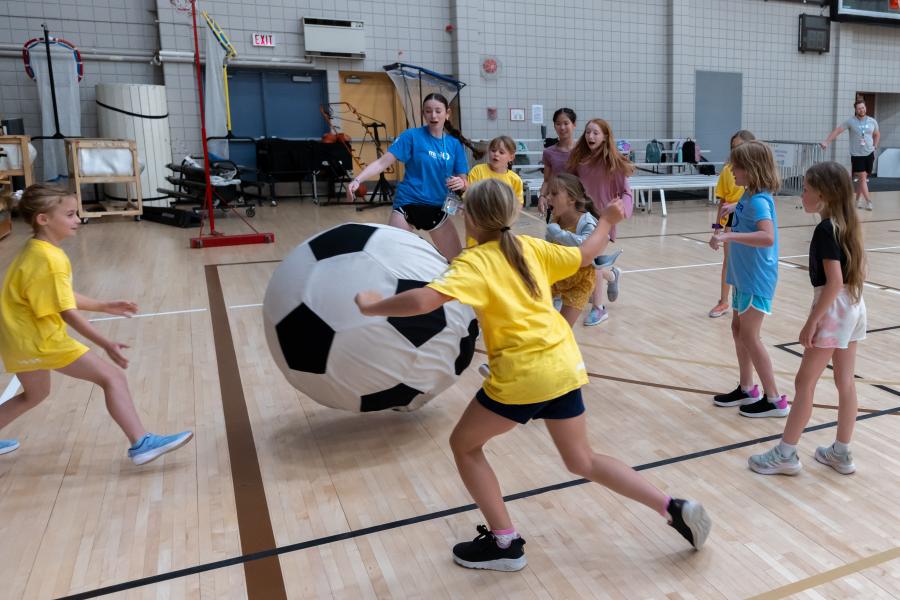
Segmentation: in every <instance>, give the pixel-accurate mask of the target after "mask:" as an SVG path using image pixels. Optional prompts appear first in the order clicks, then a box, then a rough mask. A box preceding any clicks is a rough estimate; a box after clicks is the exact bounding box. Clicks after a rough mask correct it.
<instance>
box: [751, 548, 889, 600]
mask: <svg viewBox="0 0 900 600" xmlns="http://www.w3.org/2000/svg"><path fill="white" fill-rule="evenodd" d="M898 558H900V547H897V548H891V549H890V550H885V551H884V552H879V553H878V554H873V555H871V556H867V557H865V558H862V559H860V560H857V561H854V562H852V563H847V564H845V565H841V566H840V567H837V568H835V569H831V570H830V571H825V572H823V573H818V574H816V575H813V576H812V577H807V578H806V579H801V580H799V581H795V582H793V583H789V584H787V585H784V586H781V587H780V588H775V589H774V590H769V591H768V592H763V593H762V594H759V595H757V596H753V597H751V598H749V600H778V599H779V598H787V597H788V596H792V595H794V594H799V593H800V592H803V591H805V590H809V589H812V588H815V587H819V586H820V585H825V584H826V583H831V582H832V581H835V580H837V579H843V578H844V577H847V576H849V575H854V574H856V573H859V572H860V571H864V570H866V569H869V568H871V567H874V566H877V565H880V564H883V563H886V562H890V561H892V560H896V559H898Z"/></svg>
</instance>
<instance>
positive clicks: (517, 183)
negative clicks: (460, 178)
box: [469, 163, 525, 206]
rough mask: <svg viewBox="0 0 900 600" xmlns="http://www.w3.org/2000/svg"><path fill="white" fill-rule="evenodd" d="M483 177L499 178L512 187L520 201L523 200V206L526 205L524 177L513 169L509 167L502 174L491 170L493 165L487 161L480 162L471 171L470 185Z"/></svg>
mask: <svg viewBox="0 0 900 600" xmlns="http://www.w3.org/2000/svg"><path fill="white" fill-rule="evenodd" d="M482 179H499V180H500V181H502V182H503V183H505V184H506V185H508V186H509V187H511V188H512V191H513V193H514V194H515V195H516V198H518V199H519V202H521V203H522V205H523V206H524V205H525V192H524V189H523V186H522V178H521V177H519V175H518V173H516V172H515V171H513V170H512V169H508V170H507V171H506V173H503V174H502V175H501V174H500V173H494V172H493V171H491V167H490V166H489V165H488V164H487V163H480V164H477V165H475V166H474V167H472V170H471V171H469V185H472V184H473V183H475V182H476V181H481V180H482Z"/></svg>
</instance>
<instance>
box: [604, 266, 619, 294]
mask: <svg viewBox="0 0 900 600" xmlns="http://www.w3.org/2000/svg"><path fill="white" fill-rule="evenodd" d="M612 274H613V280H612V281H610V282H609V283H608V284H606V297H607V298H608V299H609V301H610V302H615V301H616V298H618V297H619V279H620V278H621V277H622V269H620V268H619V267H613V268H612Z"/></svg>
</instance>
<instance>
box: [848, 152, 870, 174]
mask: <svg viewBox="0 0 900 600" xmlns="http://www.w3.org/2000/svg"><path fill="white" fill-rule="evenodd" d="M850 165H851V169H850V170H851V171H852V172H854V173H862V172H863V171H865V172H866V173H868V174H869V175H871V174H872V169H873V168H874V167H875V153H874V152H872V153H871V154H867V155H866V156H851V157H850Z"/></svg>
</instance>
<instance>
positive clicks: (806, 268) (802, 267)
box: [778, 250, 900, 292]
mask: <svg viewBox="0 0 900 600" xmlns="http://www.w3.org/2000/svg"><path fill="white" fill-rule="evenodd" d="M866 252H879V251H878V250H866ZM897 254H900V252H898V253H897ZM778 262H780V263H784V264H786V265H791V266H792V267H796V268H798V269H800V270H801V271H809V265H801V264H797V263H795V262H791V261H789V260H786V259H784V258H779V259H778ZM863 283H865V284H868V285H871V286H873V287H876V288H878V289H880V290H894V291H897V292H900V288H895V287H893V286H890V285H885V284H883V283H878V282H876V281H869V280H868V279H867V280H865V281H863Z"/></svg>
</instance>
